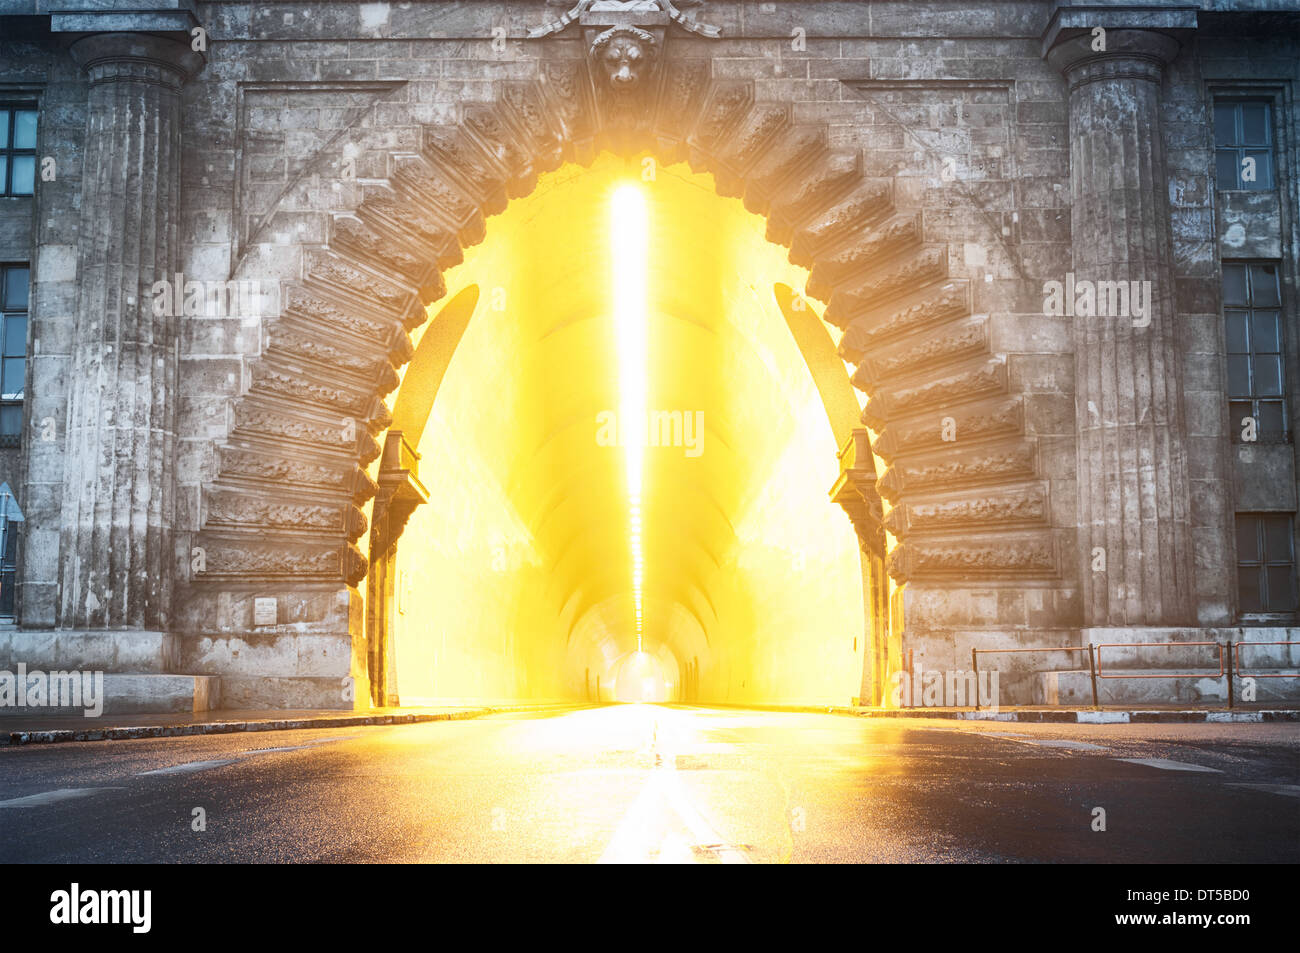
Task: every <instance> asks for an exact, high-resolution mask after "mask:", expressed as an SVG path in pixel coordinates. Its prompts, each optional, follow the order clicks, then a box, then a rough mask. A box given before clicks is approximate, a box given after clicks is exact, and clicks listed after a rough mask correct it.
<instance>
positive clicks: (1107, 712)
mask: <svg viewBox="0 0 1300 953" xmlns="http://www.w3.org/2000/svg"><path fill="white" fill-rule="evenodd" d="M582 707H593V706H591V705H586V704H583V703H578V702H574V703H572V704H556V703H550V704H533V705H496V706H491V707H489V706H483V707H472V706H467V707H460V708H375V709H371V710H370V711H319V710H298V711H287V710H269V711H214V712H195V713H189V712H186V713H182V714H175V715H107V716H103V717H100V718H85V717H82V716H80V715H50V716H48V717H45V718H35V717H30V716H17V715H15V716H8V717H4V718H0V747H6V746H10V745H30V744H53V743H57V742H63V741H123V740H129V739H134V738H179V737H185V736H188V735H226V734H234V733H236V732H241V731H293V730H296V729H302V728H352V727H356V726H362V725H411V724H418V723H421V722H428V721H461V720H464V719H467V718H481V717H483V716H485V715H495V714H500V713H507V712H546V711H555V712H560V711H568V710H571V709H574V708H582ZM686 707H697V708H729V709H734V710H737V711H779V712H795V713H808V714H828V715H850V716H853V717H857V718H946V719H954V720H959V721H1005V722H1057V723H1063V724H1081V725H1108V724H1115V725H1120V724H1123V725H1127V724H1143V723H1148V724H1151V723H1154V724H1159V723H1163V724H1179V723H1182V724H1193V723H1198V722H1216V723H1224V724H1252V723H1260V722H1279V721H1293V722H1300V708H1277V707H1273V706H1263V705H1240V706H1238V707H1236V708H1233V709H1227V708H1185V707H1178V706H1169V707H1165V708H1157V707H1154V706H1147V707H1145V708H1132V707H1122V706H1114V705H1103V706H1102V707H1101V708H1097V709H1093V708H1045V707H1041V706H1025V707H1016V708H1001V709H998V710H997V711H990V710H988V709H981V710H979V711H976V710H975V709H973V708H864V707H858V708H854V707H850V706H834V705H825V706H819V705H728V704H723V703H709V704H698V705H687V706H686Z"/></svg>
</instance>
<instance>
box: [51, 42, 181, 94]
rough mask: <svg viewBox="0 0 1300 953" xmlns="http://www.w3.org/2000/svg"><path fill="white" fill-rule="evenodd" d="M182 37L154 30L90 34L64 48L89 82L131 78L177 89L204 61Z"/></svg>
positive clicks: (116, 80)
mask: <svg viewBox="0 0 1300 953" xmlns="http://www.w3.org/2000/svg"><path fill="white" fill-rule="evenodd" d="M188 39H189V38H188V36H186V37H185V39H179V38H174V37H173V36H162V35H159V34H155V33H93V34H90V35H88V36H83V37H80V38H78V39H76V40H74V41H73V42H72V44H71V45H70V46H69V47H68V52H69V54H70V55H71V56H72V58H73V60H74V61H75V62H76V63H77V65H78V66H80V67H81V68H82V69H83V70H85V71H86V75H87V76H89V77H90V82H91V85H95V84H96V83H104V82H120V81H124V80H127V81H135V82H143V83H152V84H154V85H158V86H166V87H170V88H173V89H179V88H180V87H181V86H183V85H184V84H185V83H186V82H187V81H188V80H189V79H190V78H191V77H193V76H194V75H195V74H196V73H198V72H199V70H201V69H202V68H203V66H204V63H205V62H206V58H205V57H204V55H203V54H202V53H198V52H196V51H194V50H193V49H191V48H190V44H189V42H188Z"/></svg>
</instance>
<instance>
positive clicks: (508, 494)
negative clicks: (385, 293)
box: [395, 156, 858, 648]
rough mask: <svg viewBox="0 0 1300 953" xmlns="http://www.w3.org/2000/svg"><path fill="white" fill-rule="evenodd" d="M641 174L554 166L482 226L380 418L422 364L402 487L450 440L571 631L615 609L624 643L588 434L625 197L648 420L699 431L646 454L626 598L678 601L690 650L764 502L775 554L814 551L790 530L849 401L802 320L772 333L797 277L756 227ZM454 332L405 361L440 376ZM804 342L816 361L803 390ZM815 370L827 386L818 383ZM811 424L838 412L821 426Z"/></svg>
mask: <svg viewBox="0 0 1300 953" xmlns="http://www.w3.org/2000/svg"><path fill="white" fill-rule="evenodd" d="M640 172H641V165H640V163H639V162H637V163H631V162H626V161H624V160H621V159H615V158H613V157H609V156H606V157H604V158H602V159H600V160H598V161H597V162H596V163H595V164H594V165H593V166H591V167H590V168H579V167H577V166H566V167H564V168H562V169H561V170H559V171H557V172H555V173H552V174H550V175H548V176H544V177H543V179H542V181H541V183H540V184H539V186H538V188H537V190H536V191H535V192H534V193H533V194H532V195H530V196H527V197H525V198H522V199H518V200H516V201H514V202H512V203H511V205H510V206H509V207H508V208H507V210H506V211H505V212H504V213H503V214H501V215H499V216H497V217H495V218H493V219H490V220H489V222H488V231H487V239H486V240H485V241H484V242H483V243H482V244H481V245H480V246H477V247H475V248H472V249H469V250H468V251H467V253H466V259H465V262H464V264H462V265H460V266H458V267H457V268H455V269H454V270H452V271H450V272H448V273H447V275H446V278H447V283H448V288H449V291H450V293H451V296H452V299H451V300H453V301H456V302H458V304H457V305H456V307H455V308H450V309H448V310H447V312H446V313H439V310H438V309H439V306H437V305H435V306H434V307H433V308H432V309H431V310H432V312H433V313H434V314H435V317H434V319H433V320H432V321H431V322H430V323H429V324H428V325H426V327H425V329H424V331H423V337H422V338H421V340H420V341H418V342H417V357H416V360H414V361H413V362H412V364H411V365H410V368H409V369H408V371H407V376H406V379H405V380H404V381H403V384H402V387H401V389H400V390H399V392H398V398H397V408H398V409H397V411H396V412H395V416H396V417H397V418H398V420H399V422H400V421H401V418H402V417H403V416H404V414H403V408H406V413H405V415H406V416H409V415H410V413H411V411H410V408H411V407H423V406H424V403H425V401H424V398H425V397H426V396H427V393H428V390H429V380H428V377H429V375H430V374H431V373H433V371H431V370H429V368H430V367H432V366H437V373H438V376H439V380H440V381H441V390H440V391H439V392H438V396H437V399H436V400H435V401H434V404H433V409H432V414H431V416H430V420H429V424H428V426H427V427H423V428H421V429H422V432H423V436H422V439H421V440H420V444H419V451H420V453H421V456H422V458H423V462H422V463H421V478H422V479H423V480H424V482H425V483H426V484H427V483H429V482H430V477H429V473H430V471H431V469H437V468H440V467H442V466H444V465H445V463H444V461H445V459H446V454H447V452H448V449H449V447H450V446H452V445H454V447H455V452H456V453H458V454H461V455H465V456H466V457H468V458H472V460H471V463H469V464H464V466H465V467H468V469H469V470H471V471H472V472H473V473H475V474H476V475H477V477H478V479H479V480H481V482H482V484H483V486H482V487H480V488H479V489H480V490H482V491H483V492H488V490H489V488H491V490H492V491H493V492H498V493H499V494H500V495H501V496H502V498H503V499H504V500H506V501H508V506H509V508H510V510H511V511H512V519H513V521H514V522H515V523H516V525H517V527H518V528H519V531H520V533H521V538H525V537H526V539H527V542H528V545H529V546H530V547H531V556H530V559H531V561H532V562H533V563H534V564H535V565H536V566H537V568H539V569H540V571H541V572H542V574H543V575H544V576H545V578H546V591H547V599H548V601H550V603H551V605H550V610H551V611H552V612H553V613H554V614H555V616H556V617H557V618H559V617H561V616H567V620H566V621H565V625H566V626H567V629H568V633H569V634H572V632H573V631H574V629H575V627H577V626H578V625H579V623H580V622H581V621H582V617H583V616H584V615H585V614H586V613H587V612H588V611H590V610H595V609H596V608H597V607H601V614H602V619H604V620H606V622H608V620H609V618H611V617H617V616H618V615H619V613H618V610H617V609H616V608H615V609H611V608H610V607H611V606H615V607H616V606H618V605H619V604H620V600H622V602H623V604H624V618H625V619H626V621H627V624H628V626H629V632H630V628H631V620H632V601H631V595H630V590H631V579H632V562H631V555H630V548H629V542H628V499H627V493H626V481H625V479H624V453H623V451H622V449H621V448H619V447H616V446H601V445H600V441H599V440H598V436H599V435H600V433H601V430H600V427H599V426H598V422H599V419H600V418H599V415H601V414H602V413H606V412H611V411H615V412H616V411H617V409H618V408H619V406H620V381H619V379H618V358H617V354H618V351H617V348H618V341H617V339H616V331H615V325H614V321H613V319H612V316H611V315H612V295H613V293H614V289H613V287H612V284H613V281H612V275H613V273H614V263H613V262H612V261H611V259H610V255H611V252H610V247H611V246H610V231H611V213H610V196H611V194H612V192H613V190H614V189H615V188H616V187H617V186H618V185H620V184H623V183H626V182H629V181H631V182H637V183H639V187H640V188H641V190H642V192H643V194H644V196H645V198H646V202H647V206H648V212H649V231H650V236H649V241H648V247H649V249H650V254H649V260H648V261H647V262H646V268H647V274H648V282H647V286H648V288H649V297H650V300H649V301H648V302H647V303H646V304H647V322H648V327H647V341H648V348H647V353H646V355H645V360H646V362H647V367H648V374H647V380H648V394H647V406H648V408H649V409H650V410H652V411H668V412H680V413H681V414H682V415H683V416H682V419H683V422H685V420H686V415H692V416H691V419H692V420H702V423H703V429H702V432H701V433H699V434H697V435H696V438H697V440H699V441H700V442H699V443H698V445H696V446H675V447H653V446H652V447H649V448H647V450H646V452H645V457H644V459H645V470H644V485H645V501H644V524H645V533H644V561H645V567H646V569H645V598H646V601H647V604H648V605H660V606H679V607H681V608H682V609H683V610H684V612H685V613H686V614H688V615H690V616H691V617H693V618H694V620H695V622H696V623H697V624H698V625H699V627H700V628H702V629H703V630H704V632H705V637H706V638H707V634H708V630H709V628H710V626H711V625H712V624H713V622H714V621H716V620H715V619H714V615H715V613H716V608H715V606H714V605H713V597H712V595H711V590H712V589H713V588H714V587H715V586H716V584H717V576H718V574H719V573H722V572H724V571H725V566H726V565H728V564H729V563H730V564H734V562H735V560H736V559H737V555H736V552H737V547H738V546H742V545H746V544H755V543H756V544H759V545H766V544H768V543H769V542H770V540H768V539H767V538H766V537H767V536H768V535H770V532H771V525H770V524H771V521H772V519H773V516H772V514H773V512H774V505H773V504H774V502H776V503H780V504H781V505H780V507H779V509H780V510H781V511H782V514H783V515H781V516H780V517H779V519H781V520H784V521H786V522H787V523H788V524H789V525H786V526H784V527H782V528H781V534H782V537H783V541H784V542H783V544H784V545H787V546H807V547H816V546H818V545H819V540H818V539H816V538H813V537H814V536H815V532H814V531H813V530H811V529H806V530H801V525H800V523H801V520H805V521H806V520H807V514H808V513H809V512H812V511H816V512H817V513H818V514H821V513H822V511H823V510H824V509H825V508H827V507H832V504H831V503H830V502H829V500H828V499H827V495H826V491H827V490H828V489H829V487H830V486H831V484H832V482H833V481H834V479H835V476H836V450H837V448H838V443H839V442H840V440H839V439H837V438H840V437H841V434H840V433H839V431H841V430H843V429H844V428H845V427H846V426H851V425H852V421H850V420H848V417H850V416H851V417H852V418H856V415H857V410H858V404H857V399H856V397H854V396H853V391H852V389H851V388H850V387H849V385H848V382H847V377H846V376H845V375H844V373H843V365H842V364H839V362H838V359H837V358H835V357H834V342H833V341H832V340H831V334H830V330H829V329H828V328H827V326H826V325H824V324H822V323H821V322H820V321H818V320H817V319H816V317H815V315H813V314H812V313H811V312H808V313H807V316H808V320H803V316H802V315H800V316H798V321H799V324H798V326H797V327H796V326H795V323H794V322H793V321H790V322H789V323H788V319H790V318H792V317H795V316H792V315H791V314H790V312H789V300H790V299H789V294H788V287H789V286H793V287H796V288H801V287H803V285H804V282H805V280H806V277H807V276H806V273H805V272H803V271H802V269H799V268H796V267H795V266H793V265H791V264H790V263H789V262H788V260H787V259H786V253H785V250H784V249H782V248H780V247H778V246H775V245H772V244H770V243H768V242H767V241H766V240H765V239H764V238H763V229H764V222H763V221H762V219H760V218H758V217H757V216H754V215H751V214H750V213H748V212H746V211H745V210H744V208H743V207H742V205H741V203H740V202H739V201H736V200H730V199H721V198H719V197H718V195H717V194H716V192H715V191H714V189H713V186H712V181H711V177H709V176H707V175H694V174H692V173H690V172H689V171H688V170H687V169H686V168H685V167H684V166H678V167H673V168H671V169H662V168H661V169H659V170H658V175H657V176H656V178H655V180H654V181H650V182H642V181H641V175H640ZM778 284H781V285H782V286H783V287H782V288H781V289H780V294H781V296H782V301H781V304H784V305H785V306H786V313H785V314H783V313H782V307H781V304H779V303H778V297H777V294H776V292H775V288H776V285H778ZM474 287H477V289H478V301H477V307H476V308H475V310H474V313H473V316H472V318H470V319H469V321H468V323H467V324H466V322H465V321H464V307H463V305H464V303H465V302H466V301H467V300H468V301H469V303H470V306H471V307H472V306H473V296H472V295H468V296H467V297H463V298H459V299H457V298H456V295H457V294H458V293H460V292H462V291H463V290H464V289H469V288H474ZM444 304H445V302H444ZM462 328H463V329H464V333H463V336H461V335H460V332H461V329H462ZM819 328H820V331H819V330H818V329H819ZM792 330H793V331H794V334H792ZM818 333H820V334H821V335H822V337H821V338H820V339H817V337H816V335H817V334H818ZM458 336H459V338H460V340H459V345H458V348H457V349H456V351H455V353H454V355H453V356H451V358H450V365H449V366H447V367H446V370H445V374H443V373H442V367H441V366H440V365H439V361H436V360H431V361H426V362H425V363H422V362H421V359H420V357H421V354H422V353H424V352H428V351H431V350H434V349H436V350H437V351H438V352H439V354H441V355H444V356H443V358H442V359H441V360H442V363H443V364H445V361H446V357H445V355H446V353H447V341H448V340H449V339H455V338H456V337H458ZM796 338H799V340H798V342H797V343H796ZM426 339H427V341H428V342H431V343H430V344H426ZM801 346H802V347H803V348H804V350H805V351H809V350H810V349H811V350H812V351H814V352H815V353H816V361H819V362H820V366H817V367H815V368H814V370H816V371H818V373H819V374H820V377H819V379H818V381H817V382H816V383H815V382H814V378H813V376H812V375H811V374H810V373H809V367H808V361H809V360H812V359H807V360H806V358H805V356H804V355H803V354H801V351H800V347H801ZM832 364H833V365H836V368H835V369H836V370H837V371H838V378H835V377H834V375H833V374H830V375H828V371H827V369H828V367H830V366H831V365H832ZM828 378H834V379H832V380H831V382H830V383H829V384H828V383H827V379H828ZM435 386H436V385H435ZM819 389H820V391H821V392H820V393H819ZM832 392H833V393H832ZM828 393H830V394H831V396H829V397H828V396H827V394H828ZM408 394H414V395H416V396H417V398H418V399H413V400H408V399H407V395H408ZM828 414H830V415H832V416H835V415H838V416H837V424H836V426H835V428H834V430H832V426H831V424H830V423H828ZM624 423H625V422H623V421H619V425H620V426H622V425H623V424H624ZM407 426H408V427H411V428H412V429H414V427H413V425H412V424H410V423H408V424H407ZM416 432H417V433H418V432H419V431H418V430H417V431H416ZM605 433H608V430H606V431H605ZM683 436H684V437H685V436H686V434H683ZM683 443H685V441H683ZM431 505H433V506H438V505H440V504H439V500H438V499H437V498H436V497H435V499H434V500H433V502H432V503H431ZM467 518H468V516H467ZM472 522H473V520H470V523H472ZM760 524H761V525H760ZM844 527H845V532H849V530H848V523H847V520H845V522H844ZM801 533H802V535H803V536H807V537H808V538H807V539H804V540H803V541H800V540H801V538H802V537H801ZM660 614H661V615H664V614H665V613H660ZM666 614H667V615H671V616H672V617H673V618H679V619H680V618H681V617H682V616H681V613H666ZM658 626H666V627H668V628H673V626H672V625H670V624H669V623H668V622H667V621H666V620H657V619H656V618H655V613H653V612H650V611H649V610H647V618H646V635H647V638H657V639H659V640H662V641H666V642H669V643H671V642H672V641H673V640H674V638H675V636H674V635H673V633H672V632H669V631H661V630H660V629H659V628H657V627H658ZM587 628H590V626H588V627H587ZM606 628H608V626H607V625H606ZM616 637H617V638H619V639H620V640H621V639H623V638H624V634H623V633H616ZM632 641H633V642H634V638H633V639H632ZM683 648H685V647H683Z"/></svg>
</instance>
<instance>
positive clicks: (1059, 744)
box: [977, 731, 1104, 751]
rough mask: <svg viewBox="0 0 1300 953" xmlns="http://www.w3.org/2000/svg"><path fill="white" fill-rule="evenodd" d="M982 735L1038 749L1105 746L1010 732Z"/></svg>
mask: <svg viewBox="0 0 1300 953" xmlns="http://www.w3.org/2000/svg"><path fill="white" fill-rule="evenodd" d="M977 733H978V734H982V735H994V736H995V737H998V738H1005V739H1007V741H1012V742H1015V743H1016V744H1019V745H1034V746H1035V747H1037V748H1069V749H1071V750H1072V751H1101V750H1102V749H1103V748H1104V745H1095V744H1092V743H1091V742H1088V741H1071V740H1069V739H1068V738H1031V737H1030V736H1029V735H1017V734H1011V733H1009V732H993V731H981V732H977Z"/></svg>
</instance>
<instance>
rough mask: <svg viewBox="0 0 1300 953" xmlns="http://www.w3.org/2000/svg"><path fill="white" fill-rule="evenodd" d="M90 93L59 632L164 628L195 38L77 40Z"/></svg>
mask: <svg viewBox="0 0 1300 953" xmlns="http://www.w3.org/2000/svg"><path fill="white" fill-rule="evenodd" d="M71 53H72V56H73V57H74V58H75V59H76V61H77V62H78V64H79V65H80V66H81V67H82V68H83V69H84V70H85V72H86V74H87V76H88V78H89V82H90V92H89V101H88V110H87V120H86V138H85V152H84V156H83V163H82V168H83V178H82V193H81V227H80V258H79V262H78V278H79V293H78V299H77V311H76V316H75V321H76V324H75V328H76V330H75V339H74V343H73V350H72V371H71V379H70V383H69V395H68V416H67V463H66V467H65V471H64V484H63V519H62V536H61V539H60V555H59V574H60V582H61V585H60V604H59V614H58V625H59V626H60V627H113V628H117V627H129V628H143V629H158V628H165V626H166V624H167V619H168V615H169V613H170V601H171V588H172V575H173V569H172V565H173V563H174V561H175V556H174V553H173V552H172V535H171V534H172V510H173V474H172V464H173V460H174V458H175V440H176V436H175V425H174V420H175V411H176V408H175V402H176V399H177V396H178V394H177V385H176V381H177V340H176V339H177V323H178V320H179V319H178V317H177V316H176V314H175V311H176V309H175V308H174V304H175V299H174V298H173V299H172V300H171V301H169V302H166V303H165V304H162V305H159V306H158V307H155V303H154V300H153V295H152V290H153V286H154V283H155V282H157V281H159V280H164V279H165V280H168V281H175V276H176V273H177V272H178V271H179V267H178V265H179V254H178V252H179V241H178V229H177V224H178V218H179V199H180V182H181V175H180V161H181V155H180V144H181V143H180V138H181V116H180V111H181V98H180V90H181V86H182V84H183V83H184V82H185V81H186V79H188V78H189V76H191V75H192V74H193V73H194V72H196V71H197V70H198V68H199V67H200V66H201V65H202V59H201V57H200V56H199V55H198V54H196V53H193V52H192V51H191V50H190V47H189V44H187V43H184V42H181V41H179V40H174V39H168V38H165V37H160V36H152V35H145V34H130V33H101V34H96V35H91V36H87V37H83V38H81V39H79V40H77V41H75V42H74V43H73V44H72V46H71Z"/></svg>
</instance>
